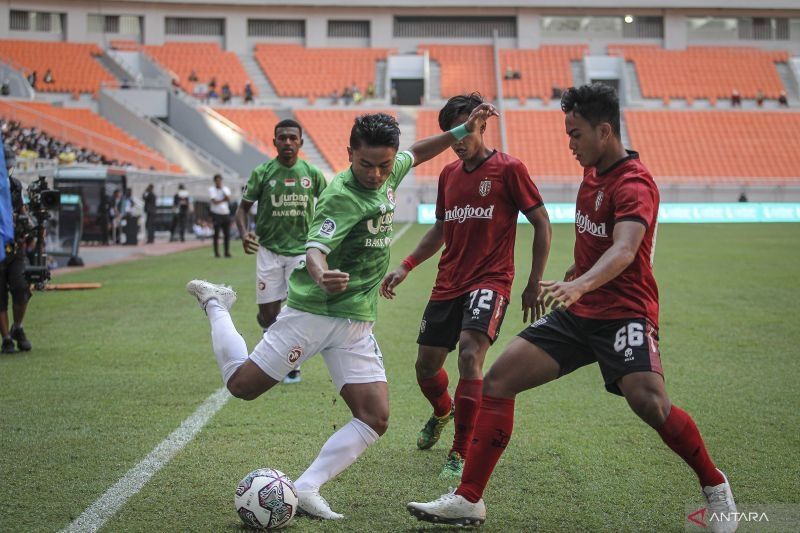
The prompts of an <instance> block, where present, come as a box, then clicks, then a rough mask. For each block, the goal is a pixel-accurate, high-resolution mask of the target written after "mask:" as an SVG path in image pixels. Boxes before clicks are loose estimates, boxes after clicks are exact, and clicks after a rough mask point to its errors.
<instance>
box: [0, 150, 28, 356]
mask: <svg viewBox="0 0 800 533" xmlns="http://www.w3.org/2000/svg"><path fill="white" fill-rule="evenodd" d="M5 157H6V169H7V170H8V179H9V188H10V190H11V209H12V215H13V219H14V242H13V243H12V244H9V245H7V246H6V258H5V260H4V261H2V263H0V333H1V334H2V335H3V346H2V350H1V351H2V353H14V352H15V351H16V350H15V348H14V342H15V341H16V343H17V348H19V350H20V351H23V352H27V351H28V350H30V349H31V343H30V341H29V340H28V338H27V337H26V336H25V331H24V330H23V329H22V319H23V318H24V317H25V311H26V309H27V307H28V299H29V298H30V296H31V292H30V287H29V285H28V282H27V281H26V279H25V245H26V240H27V239H28V238H29V237H30V234H31V231H32V227H33V226H32V223H31V219H30V217H29V216H28V211H27V208H26V207H25V204H24V203H23V201H22V183H20V182H19V180H17V179H15V178H13V177H11V175H12V173H13V169H14V161H15V154H14V152H13V151H11V150H8V149H6V151H5ZM9 293H11V299H12V301H13V306H12V308H13V312H14V323H13V325H12V326H11V329H10V330H9V327H8V300H9V298H8V294H9Z"/></svg>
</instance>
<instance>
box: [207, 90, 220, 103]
mask: <svg viewBox="0 0 800 533" xmlns="http://www.w3.org/2000/svg"><path fill="white" fill-rule="evenodd" d="M212 98H219V95H218V94H217V91H216V90H214V89H209V90H208V94H206V103H207V104H210V103H211V99H212Z"/></svg>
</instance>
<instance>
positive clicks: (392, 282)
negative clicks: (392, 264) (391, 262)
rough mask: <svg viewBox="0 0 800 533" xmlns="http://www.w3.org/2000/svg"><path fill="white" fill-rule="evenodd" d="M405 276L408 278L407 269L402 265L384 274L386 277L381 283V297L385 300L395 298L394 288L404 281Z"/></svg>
mask: <svg viewBox="0 0 800 533" xmlns="http://www.w3.org/2000/svg"><path fill="white" fill-rule="evenodd" d="M406 276H408V269H407V268H406V267H405V266H403V265H400V266H399V267H397V268H395V269H394V270H393V271H391V272H389V273H388V274H386V277H385V278H383V281H382V282H381V289H380V293H381V296H383V297H384V298H386V299H387V300H391V299H392V298H394V297H395V296H396V293H395V292H394V288H395V287H397V286H398V285H400V284H401V283H402V282H403V280H404V279H406Z"/></svg>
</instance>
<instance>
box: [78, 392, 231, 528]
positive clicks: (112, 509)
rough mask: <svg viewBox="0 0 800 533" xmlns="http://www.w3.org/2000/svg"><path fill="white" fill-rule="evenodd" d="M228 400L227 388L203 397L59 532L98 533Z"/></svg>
mask: <svg viewBox="0 0 800 533" xmlns="http://www.w3.org/2000/svg"><path fill="white" fill-rule="evenodd" d="M230 397H231V395H230V393H229V392H228V389H226V388H225V387H222V388H220V389H218V390H217V391H216V392H214V393H213V394H212V395H211V396H209V397H208V398H206V401H204V402H203V404H202V405H200V407H198V408H197V410H196V411H195V412H194V413H192V414H191V416H189V418H187V419H186V420H184V421H183V423H182V424H181V425H180V427H178V429H176V430H175V431H173V432H172V433H171V434H170V435H169V436H168V437H167V438H166V439H164V440H163V441H161V443H160V444H159V445H158V446H156V447H155V448H154V449H153V451H152V452H150V454H149V455H148V456H147V457H145V458H144V459H142V461H141V462H140V463H139V464H137V465H136V466H134V467H133V468H131V469H130V470H128V472H127V473H126V474H125V475H124V476H122V478H121V479H120V480H119V481H117V483H116V484H115V485H114V486H113V487H111V488H110V489H108V490H107V491H106V492H105V494H103V495H102V496H100V498H98V499H97V501H95V502H94V503H93V504H92V505H90V506H89V507H87V508H86V510H85V511H84V512H83V513H82V514H81V515H80V516H79V517H78V518H76V519H75V520H74V521H73V522H72V523H71V524H70V525H69V526H67V527H66V528H64V529H63V530H62V533H66V532H70V533H72V532H78V531H80V532H84V531H97V530H98V529H100V528H101V527H102V526H103V524H105V523H106V521H107V520H108V519H109V518H111V517H112V516H114V514H115V513H116V512H117V511H119V509H120V507H122V506H123V505H124V504H125V502H126V501H128V498H130V497H131V496H133V495H134V494H136V493H137V492H139V491H140V490H141V489H142V487H144V486H145V484H146V483H147V482H148V481H150V478H151V477H153V475H154V474H155V473H156V472H158V471H159V470H161V468H162V467H164V465H166V464H167V463H168V462H170V460H171V459H172V458H173V457H175V454H177V453H178V452H179V451H180V450H181V449H182V448H183V447H184V446H186V445H187V444H188V443H189V442H190V441H191V440H192V439H193V438H194V437H195V435H197V434H198V433H199V432H200V430H201V429H203V427H204V426H205V425H206V424H207V423H208V421H209V420H211V417H213V416H214V415H215V414H216V413H217V411H219V410H220V409H221V408H222V406H223V405H225V402H227V401H228V399H229V398H230Z"/></svg>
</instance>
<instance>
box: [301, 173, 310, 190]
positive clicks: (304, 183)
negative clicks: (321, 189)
mask: <svg viewBox="0 0 800 533" xmlns="http://www.w3.org/2000/svg"><path fill="white" fill-rule="evenodd" d="M300 186H301V187H302V188H304V189H310V188H311V178H309V177H308V176H303V177H302V178H300Z"/></svg>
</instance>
